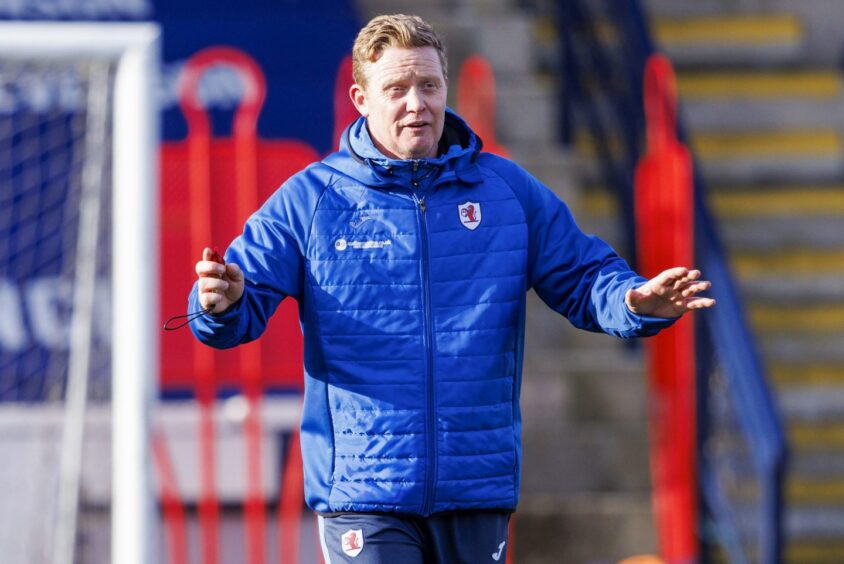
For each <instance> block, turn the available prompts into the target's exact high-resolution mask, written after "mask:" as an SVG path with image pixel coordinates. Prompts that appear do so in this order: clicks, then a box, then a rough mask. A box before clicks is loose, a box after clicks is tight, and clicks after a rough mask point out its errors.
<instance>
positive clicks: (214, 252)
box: [211, 247, 226, 264]
mask: <svg viewBox="0 0 844 564" xmlns="http://www.w3.org/2000/svg"><path fill="white" fill-rule="evenodd" d="M211 260H212V261H214V262H216V263H218V264H226V261H225V259H224V258H223V257H222V255H221V254H220V250H219V249H218V248H217V247H211Z"/></svg>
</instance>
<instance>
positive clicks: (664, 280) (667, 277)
mask: <svg viewBox="0 0 844 564" xmlns="http://www.w3.org/2000/svg"><path fill="white" fill-rule="evenodd" d="M688 272H689V269H688V268H686V267H684V266H675V267H674V268H669V269H668V270H663V271H662V272H661V273H660V274H659V275H658V276H657V282H658V283H659V285H660V286H664V287H666V288H668V287H671V286H674V284H675V283H676V282H677V280H680V279H682V278H683V277H684V276H686V275H687V274H688Z"/></svg>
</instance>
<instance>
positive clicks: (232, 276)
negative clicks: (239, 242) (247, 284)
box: [226, 262, 243, 282]
mask: <svg viewBox="0 0 844 564" xmlns="http://www.w3.org/2000/svg"><path fill="white" fill-rule="evenodd" d="M226 276H228V277H229V280H231V281H232V282H240V281H242V280H243V271H242V270H240V267H239V266H237V265H236V264H235V263H233V262H230V263H228V264H227V265H226Z"/></svg>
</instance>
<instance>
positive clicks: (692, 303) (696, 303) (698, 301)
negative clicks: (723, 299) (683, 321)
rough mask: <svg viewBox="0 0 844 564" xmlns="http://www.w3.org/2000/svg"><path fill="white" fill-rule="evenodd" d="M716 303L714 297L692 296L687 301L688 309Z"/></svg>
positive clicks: (702, 307) (705, 306)
mask: <svg viewBox="0 0 844 564" xmlns="http://www.w3.org/2000/svg"><path fill="white" fill-rule="evenodd" d="M715 304H716V301H715V300H714V299H712V298H699V297H698V298H692V299H690V300H688V301H687V302H686V309H706V308H709V307H712V306H714V305H715Z"/></svg>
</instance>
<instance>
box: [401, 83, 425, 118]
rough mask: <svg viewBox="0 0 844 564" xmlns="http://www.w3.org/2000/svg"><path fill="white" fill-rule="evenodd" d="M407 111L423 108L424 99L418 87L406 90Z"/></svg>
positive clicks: (417, 111) (417, 110) (416, 111)
mask: <svg viewBox="0 0 844 564" xmlns="http://www.w3.org/2000/svg"><path fill="white" fill-rule="evenodd" d="M406 104H407V111H408V112H412V113H419V112H421V111H422V110H424V109H425V99H424V97H423V96H422V93H421V92H420V91H419V89H418V88H411V89H410V90H408V91H407V101H406Z"/></svg>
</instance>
